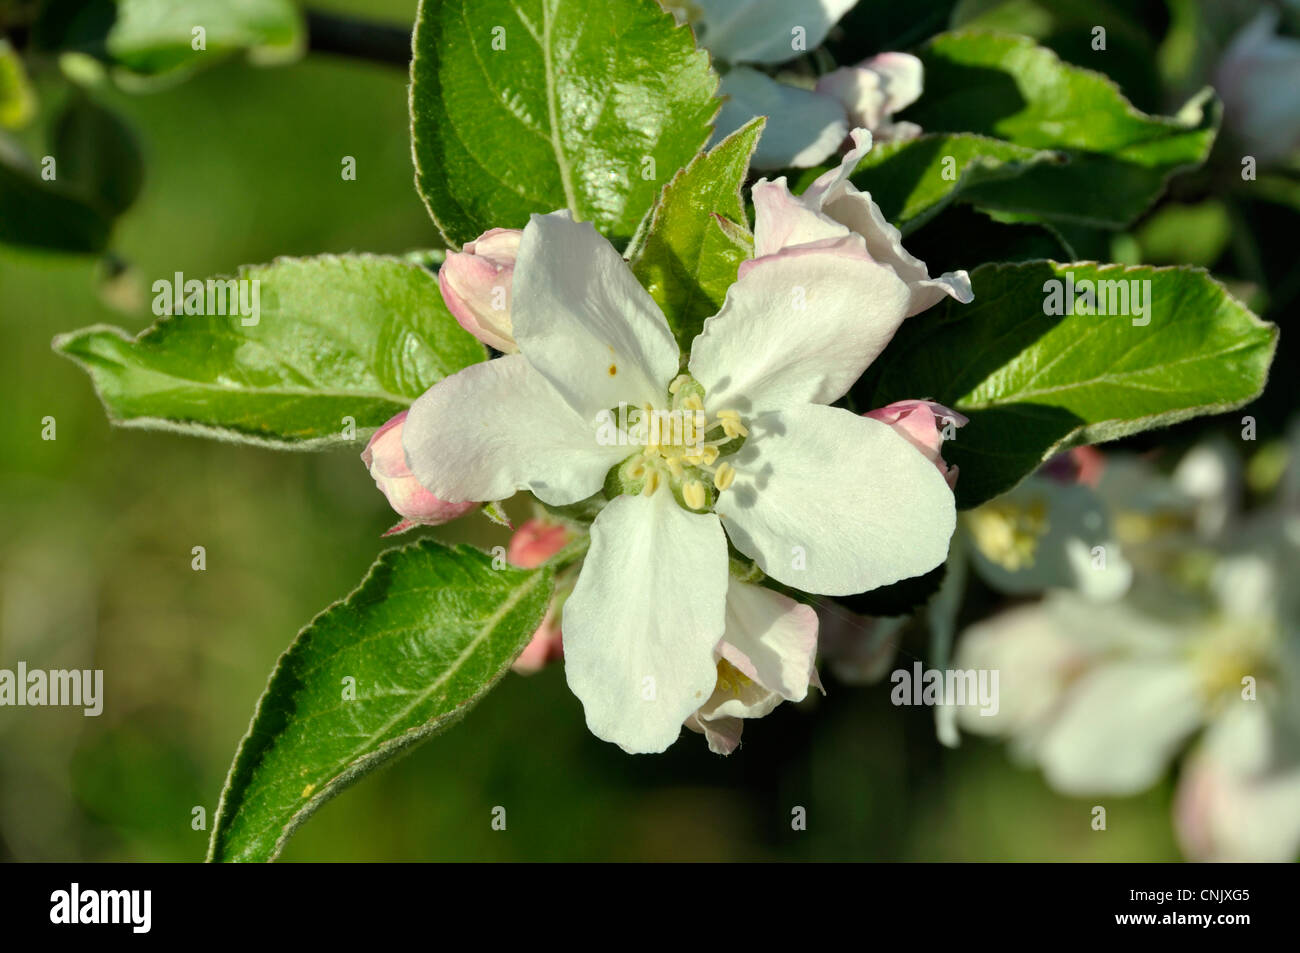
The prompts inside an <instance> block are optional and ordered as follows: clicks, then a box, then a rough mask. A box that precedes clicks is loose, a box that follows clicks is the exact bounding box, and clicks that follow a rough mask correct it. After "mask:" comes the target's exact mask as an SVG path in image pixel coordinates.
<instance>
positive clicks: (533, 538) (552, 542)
mask: <svg viewBox="0 0 1300 953" xmlns="http://www.w3.org/2000/svg"><path fill="white" fill-rule="evenodd" d="M572 538H573V534H572V533H570V532H569V531H568V530H567V529H565V528H564V527H563V526H561V525H560V524H559V523H548V522H546V521H545V520H528V521H526V522H524V523H522V524H520V526H519V529H517V530H515V534H514V535H513V536H511V537H510V547H509V549H508V550H507V551H506V558H507V559H509V560H510V561H511V562H512V563H514V564H515V565H516V566H518V567H519V568H520V569H536V568H537V567H538V566H540V565H541V564H542V563H544V562H546V560H548V559H550V558H551V557H552V556H554V555H555V554H556V553H558V552H559V551H560V550H561V549H563V548H564V547H565V545H566V544H567V543H568V542H569V540H570V539H572Z"/></svg>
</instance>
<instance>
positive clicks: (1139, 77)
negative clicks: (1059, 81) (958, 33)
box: [948, 0, 1169, 108]
mask: <svg viewBox="0 0 1300 953" xmlns="http://www.w3.org/2000/svg"><path fill="white" fill-rule="evenodd" d="M1164 7H1165V4H1164V3H1163V2H1156V3H1151V2H1148V0H962V2H961V3H959V4H958V5H957V9H956V10H954V11H953V15H952V20H951V21H950V22H949V24H948V28H949V29H951V30H988V31H992V32H1000V33H1019V34H1020V35H1022V36H1028V37H1032V38H1033V39H1035V40H1037V41H1038V42H1039V43H1040V44H1042V45H1043V46H1045V47H1047V48H1049V49H1050V50H1052V51H1053V52H1054V53H1056V54H1057V55H1058V56H1060V57H1061V59H1063V60H1065V61H1066V62H1067V63H1077V64H1079V65H1080V66H1084V67H1087V68H1088V69H1095V70H1097V71H1099V72H1102V73H1105V74H1106V75H1107V76H1109V77H1110V78H1111V79H1113V80H1114V81H1115V82H1116V83H1118V84H1119V86H1120V88H1121V89H1123V90H1124V92H1125V94H1126V95H1127V96H1128V97H1129V98H1130V99H1133V100H1134V101H1135V102H1138V103H1139V104H1144V103H1145V104H1147V106H1149V107H1150V108H1158V107H1159V105H1160V103H1161V101H1162V98H1163V97H1162V95H1161V93H1162V90H1161V88H1160V80H1159V76H1158V72H1157V69H1156V60H1157V52H1156V43H1157V41H1158V40H1159V37H1160V30H1159V29H1152V28H1151V27H1150V26H1149V25H1148V24H1147V23H1145V22H1143V18H1144V17H1145V18H1146V19H1148V20H1151V19H1153V20H1155V21H1157V22H1159V21H1161V20H1162V19H1164V20H1167V19H1168V18H1169V13H1168V12H1167V11H1166V10H1165V9H1164ZM1153 8H1154V9H1153ZM1098 27H1100V28H1101V29H1102V30H1104V31H1105V32H1104V34H1098V33H1097V32H1096V30H1097V28H1098ZM1099 43H1100V44H1103V45H1102V47H1101V48H1100V49H1098V48H1097V46H1098V44H1099Z"/></svg>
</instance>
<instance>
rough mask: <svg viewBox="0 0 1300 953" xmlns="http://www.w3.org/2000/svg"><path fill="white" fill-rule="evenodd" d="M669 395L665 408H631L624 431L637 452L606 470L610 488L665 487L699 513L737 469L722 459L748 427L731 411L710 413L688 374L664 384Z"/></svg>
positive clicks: (645, 490)
mask: <svg viewBox="0 0 1300 953" xmlns="http://www.w3.org/2000/svg"><path fill="white" fill-rule="evenodd" d="M668 398H669V399H668V407H667V409H660V408H656V407H653V406H651V405H650V404H646V405H645V406H644V407H641V408H634V409H633V411H632V414H631V415H630V417H629V423H630V427H629V428H628V429H627V430H626V431H625V433H626V436H627V439H628V442H629V443H633V444H637V445H640V446H641V447H642V450H641V452H640V453H636V454H633V455H632V456H631V457H628V458H627V459H626V460H625V461H623V463H621V464H620V465H619V466H617V467H615V468H614V470H613V471H611V474H610V475H611V477H614V478H615V484H616V485H615V487H614V489H616V490H617V491H618V492H619V493H627V494H632V493H640V494H642V495H644V496H653V495H654V494H655V493H657V492H658V491H659V490H660V489H661V488H667V489H668V491H669V492H671V493H672V495H673V497H674V498H675V499H676V500H677V502H678V503H680V504H681V505H682V506H684V507H685V508H686V509H688V510H695V511H704V510H707V509H709V508H710V507H712V506H713V503H714V501H716V500H717V495H718V493H721V492H722V491H723V490H725V489H727V488H728V487H730V486H731V484H732V482H733V481H734V480H735V479H736V468H735V467H734V466H732V464H731V463H729V462H728V461H727V460H725V459H722V458H724V457H728V456H730V455H732V454H734V453H735V452H736V451H737V450H739V449H740V447H741V445H742V444H743V443H744V442H745V438H746V437H748V436H749V429H748V428H747V427H746V426H745V422H744V420H742V419H741V416H740V414H739V413H738V412H737V411H734V410H719V411H717V412H716V413H715V414H714V415H713V416H712V417H710V416H709V415H708V414H707V413H706V412H705V410H704V389H703V388H702V387H701V386H700V385H699V384H698V383H697V382H696V381H695V380H694V379H693V378H692V377H691V376H690V375H689V374H682V375H680V376H679V377H677V378H675V379H674V380H673V382H672V383H671V384H669V385H668ZM607 486H608V483H607Z"/></svg>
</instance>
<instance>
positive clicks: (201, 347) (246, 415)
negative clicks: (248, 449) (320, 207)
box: [54, 255, 487, 450]
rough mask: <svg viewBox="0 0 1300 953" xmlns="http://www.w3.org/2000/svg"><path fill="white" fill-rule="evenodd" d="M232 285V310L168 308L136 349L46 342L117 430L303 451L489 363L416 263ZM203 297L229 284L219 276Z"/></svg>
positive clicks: (166, 291) (260, 271)
mask: <svg viewBox="0 0 1300 953" xmlns="http://www.w3.org/2000/svg"><path fill="white" fill-rule="evenodd" d="M239 278H240V280H241V283H240V284H239V285H238V289H239V290H237V291H236V292H235V294H236V295H241V296H242V297H240V298H239V299H238V300H239V306H238V307H235V306H232V304H231V303H230V302H232V301H234V300H236V299H235V298H233V297H231V298H228V299H227V302H226V304H225V306H224V307H222V301H221V299H220V298H216V297H215V296H214V298H213V300H212V303H211V305H209V304H208V302H207V300H206V298H207V294H206V292H207V288H206V287H205V289H204V290H205V295H204V299H205V300H204V301H203V305H204V309H205V310H208V311H210V312H211V313H209V314H202V315H200V314H180V313H179V312H178V313H177V314H176V316H174V317H170V316H169V317H164V318H162V319H161V320H159V321H158V322H157V323H156V324H154V325H153V326H152V327H150V328H149V329H148V330H146V331H144V332H143V333H141V334H140V336H139V337H136V338H134V339H133V338H131V337H129V336H128V335H127V334H126V333H125V332H123V331H120V330H118V329H116V328H110V327H104V326H97V327H91V328H86V329H83V330H81V331H75V332H73V333H71V334H65V335H61V336H60V337H58V338H56V339H55V341H54V348H55V350H56V351H58V352H60V353H61V354H64V355H66V356H68V357H70V358H72V359H73V360H75V361H76V362H77V363H79V364H80V365H81V366H82V367H84V368H85V369H86V370H87V371H88V372H89V373H90V375H91V378H92V379H93V380H94V383H95V389H96V390H97V391H98V392H99V396H100V399H101V400H103V402H104V406H105V409H106V410H107V412H108V415H109V417H110V419H112V421H113V422H114V423H116V424H120V425H122V426H130V427H149V428H161V429H169V430H180V431H183V432H187V433H194V434H199V435H202V436H214V437H220V438H225V439H232V440H242V441H248V442H253V443H261V444H269V445H272V446H277V447H282V448H286V449H300V450H301V449H315V448H319V447H323V446H330V445H337V444H341V443H346V442H348V441H350V440H357V439H360V438H362V437H363V436H364V432H365V431H366V430H368V429H371V428H374V427H377V426H379V425H380V424H382V423H383V422H384V421H385V420H387V419H388V418H389V417H391V416H393V415H394V414H396V413H398V412H399V411H401V410H403V409H405V408H406V407H408V406H409V405H410V403H411V401H412V400H414V399H415V398H416V397H418V396H420V394H422V393H424V391H426V390H427V389H428V388H429V387H431V386H432V385H433V384H434V383H436V382H437V381H439V380H441V379H442V378H443V377H446V376H447V375H449V374H453V373H455V372H456V371H459V370H461V369H462V368H465V367H468V366H469V365H470V364H474V363H477V362H479V361H482V360H484V359H486V357H487V352H486V350H484V348H483V345H481V344H480V343H479V342H478V341H476V340H474V338H473V337H471V336H470V335H469V334H468V333H467V332H465V331H464V330H463V329H462V328H461V327H460V325H458V324H457V323H456V319H455V318H453V317H452V316H451V314H450V313H449V312H448V311H447V307H446V305H444V304H443V302H442V296H441V295H440V294H439V293H438V282H437V279H436V278H435V277H434V276H433V275H432V274H431V273H430V272H429V271H427V270H425V269H423V268H421V267H419V266H417V265H413V264H409V263H407V262H403V261H401V260H398V259H392V258H381V257H376V256H370V255H361V256H346V257H344V256H334V255H325V256H321V257H319V258H303V259H294V258H281V259H278V260H276V261H275V262H274V263H272V264H270V265H257V266H251V267H245V268H242V269H241V270H240V273H239ZM244 279H247V281H246V282H245V281H243V280H244ZM233 280H234V279H228V280H227V281H233ZM252 282H256V284H252ZM173 284H174V282H168V281H167V280H165V279H163V280H161V281H160V282H155V285H154V292H155V298H154V308H155V312H156V313H157V312H164V313H165V309H166V308H170V307H174V306H173V305H172V304H171V301H172V295H173V291H172V285H173ZM187 284H188V282H187ZM196 284H197V282H196ZM212 287H213V288H214V289H219V290H224V291H226V292H227V293H228V292H229V289H230V288H231V287H232V286H231V285H229V284H225V285H223V284H222V283H221V280H220V279H219V280H218V281H216V282H213V283H212ZM254 292H256V297H255V298H254ZM185 300H186V301H187V302H192V303H195V304H197V303H198V300H197V296H196V297H195V298H194V299H191V298H189V297H187V298H186V299H185ZM254 304H256V307H253V305H254ZM246 305H247V307H245V306H246ZM219 311H226V312H229V313H226V314H221V313H217V312H219ZM245 312H253V314H250V315H249V316H248V317H245V316H244V315H245ZM254 317H256V321H255V323H252V324H249V325H245V323H244V322H245V321H253V318H254Z"/></svg>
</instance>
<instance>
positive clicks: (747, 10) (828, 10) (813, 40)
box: [695, 0, 858, 63]
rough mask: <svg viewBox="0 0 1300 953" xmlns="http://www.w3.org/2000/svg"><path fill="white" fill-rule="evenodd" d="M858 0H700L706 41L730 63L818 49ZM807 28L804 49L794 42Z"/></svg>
mask: <svg viewBox="0 0 1300 953" xmlns="http://www.w3.org/2000/svg"><path fill="white" fill-rule="evenodd" d="M857 2H858V0H695V5H696V6H698V7H699V8H700V10H701V11H702V12H703V13H704V22H705V31H704V36H703V38H702V40H701V43H702V45H703V46H704V47H705V48H706V49H708V50H709V51H710V52H711V53H712V54H713V55H714V56H716V57H717V58H718V59H722V60H726V61H727V62H728V63H784V62H785V61H786V60H792V59H794V58H795V57H796V56H799V55H801V54H802V53H803V51H804V50H815V49H816V48H817V47H819V46H821V44H822V41H824V40H825V39H826V34H827V33H829V32H830V29H831V27H833V26H834V25H835V24H836V23H838V22H839V19H840V17H842V16H844V14H846V13H848V12H849V10H850V9H852V7H853V5H854V4H855V3H857ZM795 27H800V28H802V30H803V41H804V42H803V44H802V48H800V49H796V48H795V45H794V38H795V33H794V29H795Z"/></svg>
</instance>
